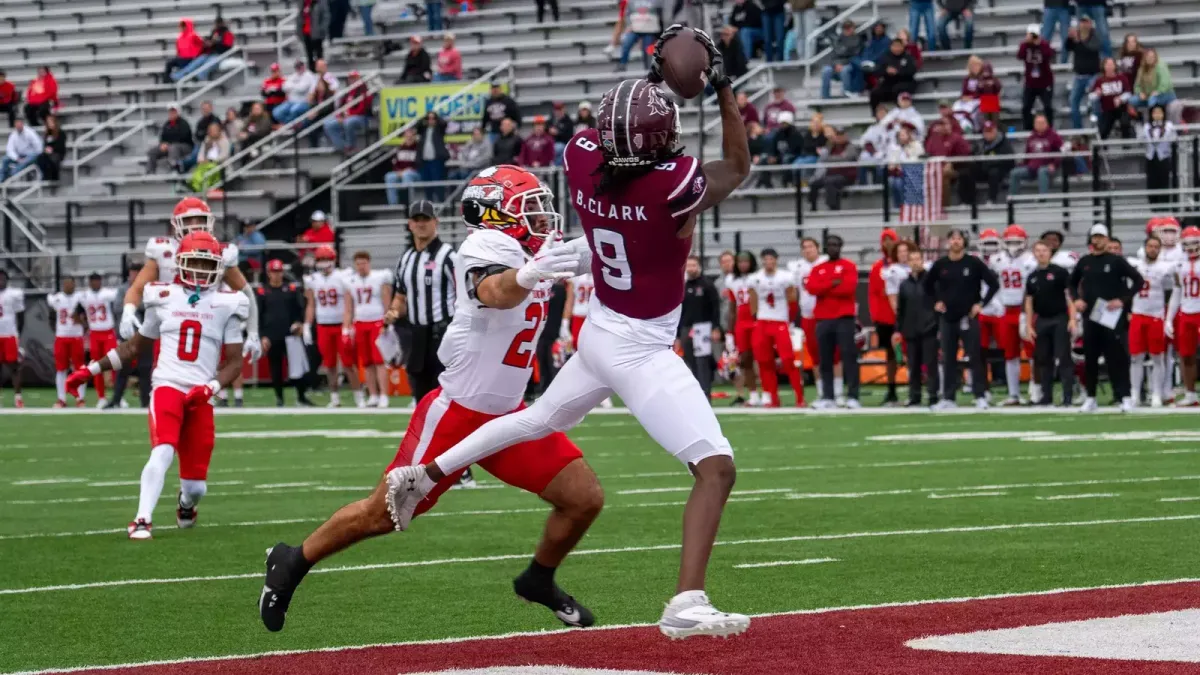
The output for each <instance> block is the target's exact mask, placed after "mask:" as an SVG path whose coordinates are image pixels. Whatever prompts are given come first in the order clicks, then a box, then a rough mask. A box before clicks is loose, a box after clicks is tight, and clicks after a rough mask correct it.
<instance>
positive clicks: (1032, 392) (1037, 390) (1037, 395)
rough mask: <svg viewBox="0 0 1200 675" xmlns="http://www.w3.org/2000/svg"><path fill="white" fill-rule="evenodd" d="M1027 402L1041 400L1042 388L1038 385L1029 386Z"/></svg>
mask: <svg viewBox="0 0 1200 675" xmlns="http://www.w3.org/2000/svg"><path fill="white" fill-rule="evenodd" d="M1029 400H1030V401H1033V402H1034V403H1037V402H1038V401H1040V400H1042V386H1041V385H1040V384H1030V385H1029Z"/></svg>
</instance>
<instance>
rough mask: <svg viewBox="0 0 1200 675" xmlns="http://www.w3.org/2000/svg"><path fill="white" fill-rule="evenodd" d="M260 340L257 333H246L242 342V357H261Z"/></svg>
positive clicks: (256, 358)
mask: <svg viewBox="0 0 1200 675" xmlns="http://www.w3.org/2000/svg"><path fill="white" fill-rule="evenodd" d="M262 353H263V349H262V340H261V339H260V338H259V337H258V333H246V341H245V342H244V343H242V358H243V359H246V358H248V359H250V360H251V361H257V360H259V359H261V358H262Z"/></svg>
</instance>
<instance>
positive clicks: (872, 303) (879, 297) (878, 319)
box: [855, 258, 896, 325]
mask: <svg viewBox="0 0 1200 675" xmlns="http://www.w3.org/2000/svg"><path fill="white" fill-rule="evenodd" d="M890 264H891V263H889V262H888V261H887V260H886V259H884V258H880V259H879V260H876V261H875V264H874V265H872V266H871V275H870V276H869V277H867V308H868V309H869V310H870V312H871V321H872V322H873V323H882V324H887V325H893V324H895V323H896V313H895V312H893V311H892V304H891V303H890V302H888V297H887V286H886V285H885V284H884V280H883V270H884V268H886V267H887V266H888V265H890ZM855 273H857V271H856V272H855Z"/></svg>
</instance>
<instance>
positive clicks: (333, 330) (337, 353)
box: [317, 323, 355, 369]
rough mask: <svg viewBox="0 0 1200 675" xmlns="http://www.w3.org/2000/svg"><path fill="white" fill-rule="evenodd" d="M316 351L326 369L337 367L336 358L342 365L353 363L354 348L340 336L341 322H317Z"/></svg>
mask: <svg viewBox="0 0 1200 675" xmlns="http://www.w3.org/2000/svg"><path fill="white" fill-rule="evenodd" d="M317 351H318V352H320V353H321V365H323V366H325V368H327V369H333V368H336V367H337V363H338V358H339V357H340V358H341V360H342V365H344V366H353V365H354V357H355V354H354V348H353V347H352V346H351V345H350V341H349V340H346V339H345V338H343V337H342V324H340V323H330V324H317Z"/></svg>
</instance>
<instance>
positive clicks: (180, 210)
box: [171, 197, 216, 240]
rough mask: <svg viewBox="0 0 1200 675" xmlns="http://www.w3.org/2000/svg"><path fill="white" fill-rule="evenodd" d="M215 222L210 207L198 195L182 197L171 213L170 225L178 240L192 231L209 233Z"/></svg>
mask: <svg viewBox="0 0 1200 675" xmlns="http://www.w3.org/2000/svg"><path fill="white" fill-rule="evenodd" d="M215 222H216V218H215V217H214V216H213V212H212V209H210V208H209V207H208V204H206V203H205V202H204V200H203V199H200V198H199V197H184V198H183V199H181V200H179V203H178V204H176V205H175V211H174V212H172V213H171V227H172V228H174V230H175V238H176V239H179V240H182V239H183V238H184V237H186V236H188V235H189V234H191V233H193V232H209V233H211V232H212V231H213V223H215Z"/></svg>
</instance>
